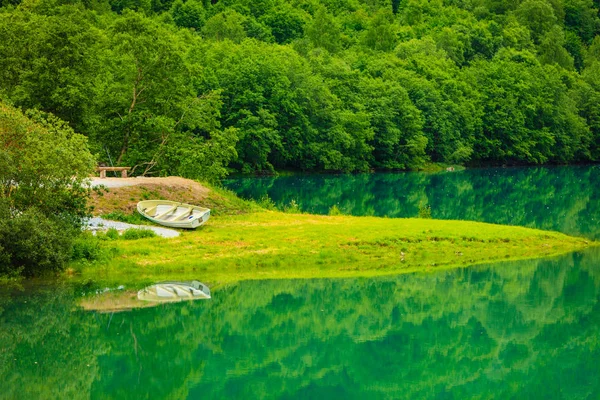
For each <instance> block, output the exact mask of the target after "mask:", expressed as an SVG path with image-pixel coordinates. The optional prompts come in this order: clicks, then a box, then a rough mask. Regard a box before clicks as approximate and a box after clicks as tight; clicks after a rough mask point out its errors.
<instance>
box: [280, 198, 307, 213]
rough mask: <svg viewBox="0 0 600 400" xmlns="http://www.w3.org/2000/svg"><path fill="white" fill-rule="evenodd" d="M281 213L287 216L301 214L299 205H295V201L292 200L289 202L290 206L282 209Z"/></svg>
mask: <svg viewBox="0 0 600 400" xmlns="http://www.w3.org/2000/svg"><path fill="white" fill-rule="evenodd" d="M283 212H286V213H289V214H300V213H302V210H301V209H300V205H299V204H298V203H296V200H293V199H292V201H290V204H289V205H288V206H286V207H285V208H284V209H283Z"/></svg>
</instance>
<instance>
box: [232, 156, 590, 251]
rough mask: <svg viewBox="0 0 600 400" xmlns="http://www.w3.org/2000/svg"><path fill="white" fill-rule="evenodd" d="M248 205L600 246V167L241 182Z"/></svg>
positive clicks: (236, 185)
mask: <svg viewBox="0 0 600 400" xmlns="http://www.w3.org/2000/svg"><path fill="white" fill-rule="evenodd" d="M224 184H225V186H226V187H227V188H229V189H231V190H233V191H234V192H236V193H237V194H238V195H240V196H241V197H244V198H251V199H255V200H258V199H260V198H262V197H264V196H265V195H268V196H269V197H270V198H271V199H272V200H273V201H274V202H275V203H276V205H277V206H278V207H281V208H283V207H285V206H287V205H289V204H290V202H292V200H293V201H295V202H296V203H298V204H299V205H300V208H301V209H302V210H303V211H308V212H311V213H317V214H327V213H328V212H329V209H330V208H331V207H332V206H334V205H336V206H337V207H338V208H339V209H340V210H341V211H342V212H344V213H346V214H351V215H376V216H387V217H415V216H417V215H418V213H419V206H425V205H429V206H430V207H431V214H432V217H433V218H440V219H461V220H472V221H483V222H492V223H498V224H505V225H521V226H527V227H534V228H540V229H547V230H555V231H560V232H564V233H568V234H572V235H582V236H586V237H590V238H595V239H600V166H576V167H554V168H542V167H540V168H486V169H469V170H465V171H455V172H441V173H435V174H431V173H418V172H414V173H395V174H392V173H379V174H360V175H304V176H284V177H265V178H235V179H227V180H226V181H224Z"/></svg>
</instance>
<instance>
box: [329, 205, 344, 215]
mask: <svg viewBox="0 0 600 400" xmlns="http://www.w3.org/2000/svg"><path fill="white" fill-rule="evenodd" d="M329 215H331V216H334V215H344V213H343V212H342V210H340V209H339V207H338V206H337V205H335V204H334V205H332V206H331V208H330V209H329Z"/></svg>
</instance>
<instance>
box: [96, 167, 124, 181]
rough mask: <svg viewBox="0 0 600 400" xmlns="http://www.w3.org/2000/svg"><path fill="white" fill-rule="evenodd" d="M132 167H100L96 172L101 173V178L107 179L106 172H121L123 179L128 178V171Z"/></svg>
mask: <svg viewBox="0 0 600 400" xmlns="http://www.w3.org/2000/svg"><path fill="white" fill-rule="evenodd" d="M130 169H131V167H98V168H97V169H96V171H99V172H100V178H106V171H121V178H127V171H129V170H130Z"/></svg>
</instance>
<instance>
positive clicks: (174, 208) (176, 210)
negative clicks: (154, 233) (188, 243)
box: [137, 200, 210, 229]
mask: <svg viewBox="0 0 600 400" xmlns="http://www.w3.org/2000/svg"><path fill="white" fill-rule="evenodd" d="M137 210H138V212H139V213H140V214H142V215H143V216H144V217H146V218H148V219H149V220H150V221H152V222H156V223H157V224H161V225H164V226H169V227H171V228H188V229H193V228H197V227H199V226H200V225H202V224H204V223H205V222H206V221H208V218H209V217H210V209H208V208H204V207H199V206H192V205H190V204H185V203H179V202H176V201H169V200H144V201H140V202H139V203H138V204H137Z"/></svg>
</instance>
